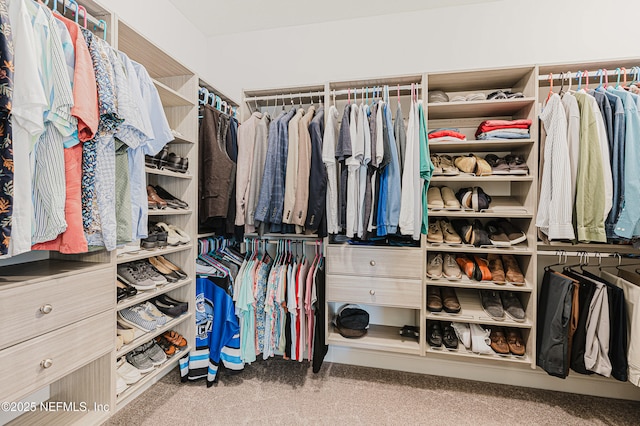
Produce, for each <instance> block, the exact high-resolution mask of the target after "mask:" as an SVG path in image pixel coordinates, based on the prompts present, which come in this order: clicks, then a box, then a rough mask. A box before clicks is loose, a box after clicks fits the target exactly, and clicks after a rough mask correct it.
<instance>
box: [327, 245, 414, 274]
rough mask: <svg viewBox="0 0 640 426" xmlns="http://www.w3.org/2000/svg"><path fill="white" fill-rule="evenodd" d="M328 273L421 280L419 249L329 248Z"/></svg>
mask: <svg viewBox="0 0 640 426" xmlns="http://www.w3.org/2000/svg"><path fill="white" fill-rule="evenodd" d="M326 260H327V273H329V274H341V275H357V276H368V277H394V278H395V277H399V278H414V279H417V280H421V279H422V251H421V250H420V249H389V248H378V247H349V246H339V247H336V246H329V247H327V254H326Z"/></svg>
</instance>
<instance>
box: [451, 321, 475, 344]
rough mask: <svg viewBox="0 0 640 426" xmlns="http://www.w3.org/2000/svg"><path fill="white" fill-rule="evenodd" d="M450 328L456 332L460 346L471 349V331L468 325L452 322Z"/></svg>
mask: <svg viewBox="0 0 640 426" xmlns="http://www.w3.org/2000/svg"><path fill="white" fill-rule="evenodd" d="M451 327H453V329H454V330H455V331H456V336H458V340H459V341H460V343H462V345H463V346H464V347H465V348H467V349H471V330H470V329H469V324H467V323H464V322H452V323H451Z"/></svg>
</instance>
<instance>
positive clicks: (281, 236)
mask: <svg viewBox="0 0 640 426" xmlns="http://www.w3.org/2000/svg"><path fill="white" fill-rule="evenodd" d="M244 235H245V238H249V239H251V240H292V241H310V242H318V241H319V242H322V238H319V237H318V236H317V235H299V234H264V235H262V236H260V235H258V234H244Z"/></svg>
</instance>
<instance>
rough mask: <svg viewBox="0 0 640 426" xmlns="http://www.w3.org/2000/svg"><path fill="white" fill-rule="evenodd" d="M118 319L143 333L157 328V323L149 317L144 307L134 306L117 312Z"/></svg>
mask: <svg viewBox="0 0 640 426" xmlns="http://www.w3.org/2000/svg"><path fill="white" fill-rule="evenodd" d="M118 318H120V319H121V320H122V321H124V322H126V323H127V324H131V325H134V326H136V327H139V328H141V329H143V330H144V331H152V330H155V329H156V328H157V327H158V322H157V321H156V319H155V318H154V317H152V316H151V315H149V313H148V312H147V311H146V310H145V308H144V306H141V305H135V306H131V307H129V308H124V309H121V310H120V311H118Z"/></svg>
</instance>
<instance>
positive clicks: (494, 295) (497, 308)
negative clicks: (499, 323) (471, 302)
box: [480, 290, 504, 320]
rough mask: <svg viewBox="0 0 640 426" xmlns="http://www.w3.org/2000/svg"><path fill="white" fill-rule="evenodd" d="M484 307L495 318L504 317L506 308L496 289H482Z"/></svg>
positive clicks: (481, 298)
mask: <svg viewBox="0 0 640 426" xmlns="http://www.w3.org/2000/svg"><path fill="white" fill-rule="evenodd" d="M480 302H481V304H482V309H483V310H484V311H485V312H486V313H487V315H489V316H490V317H491V318H493V319H494V320H503V319H504V309H503V307H502V301H501V300H500V294H498V292H497V291H495V290H480Z"/></svg>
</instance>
